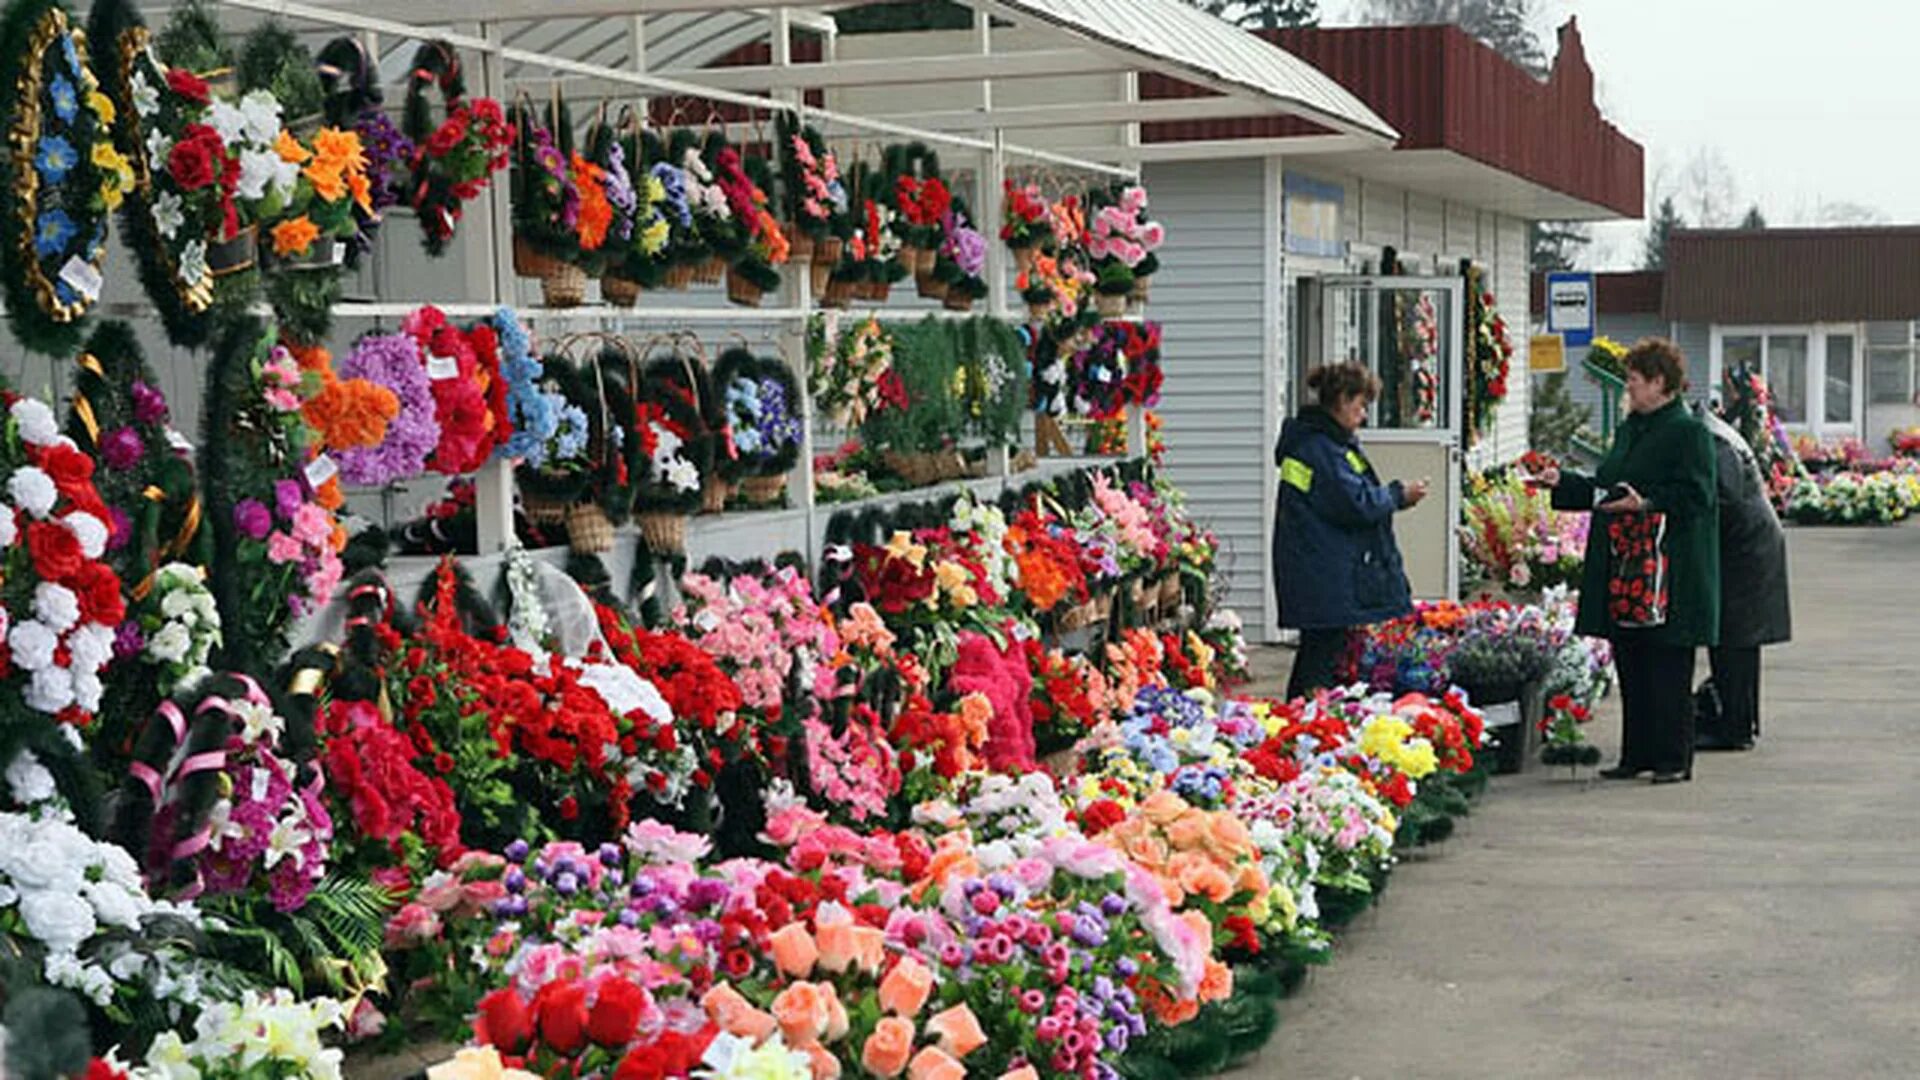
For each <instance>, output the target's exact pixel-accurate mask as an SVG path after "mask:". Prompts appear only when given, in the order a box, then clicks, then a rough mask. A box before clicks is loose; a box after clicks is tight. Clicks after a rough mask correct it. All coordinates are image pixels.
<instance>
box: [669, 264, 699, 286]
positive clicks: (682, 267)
mask: <svg viewBox="0 0 1920 1080" xmlns="http://www.w3.org/2000/svg"><path fill="white" fill-rule="evenodd" d="M693 271H694V266H693V264H692V263H674V264H673V265H672V266H670V267H668V268H667V272H666V276H665V277H664V278H663V279H662V284H664V285H665V286H666V287H667V288H669V289H672V290H674V291H676V292H685V291H686V288H687V286H689V285H691V284H693Z"/></svg>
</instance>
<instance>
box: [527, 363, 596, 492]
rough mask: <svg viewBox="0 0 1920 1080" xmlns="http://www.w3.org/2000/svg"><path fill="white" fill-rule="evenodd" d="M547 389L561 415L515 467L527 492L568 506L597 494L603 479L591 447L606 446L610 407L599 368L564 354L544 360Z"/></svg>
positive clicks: (556, 413)
mask: <svg viewBox="0 0 1920 1080" xmlns="http://www.w3.org/2000/svg"><path fill="white" fill-rule="evenodd" d="M542 371H543V380H542V381H543V383H544V384H545V385H543V386H542V387H541V392H542V394H543V395H544V396H545V398H546V401H547V405H548V407H549V408H550V409H552V411H553V413H554V417H555V421H554V426H553V429H552V434H551V435H550V436H549V437H548V438H547V440H546V441H545V442H544V443H543V444H542V445H541V447H540V448H539V449H538V450H537V451H536V452H535V453H533V454H529V455H527V457H526V459H525V460H524V461H523V462H522V463H521V465H520V467H519V468H518V469H516V470H515V471H514V478H515V482H516V483H517V484H518V485H519V488H520V491H521V494H522V495H523V496H534V497H537V498H538V499H539V500H540V501H542V502H545V503H550V504H557V505H559V506H561V507H564V506H566V505H568V504H571V503H575V502H579V501H581V500H583V499H592V498H593V497H594V496H595V495H596V494H597V493H596V491H595V488H596V483H597V481H598V479H599V475H598V472H597V471H596V469H595V468H594V464H595V463H594V462H593V461H592V460H590V456H589V450H590V449H591V448H592V447H594V446H604V445H606V440H605V438H604V437H603V435H604V431H605V416H606V414H605V411H604V410H603V409H602V408H601V407H600V401H601V398H600V395H601V388H600V384H599V382H598V381H597V379H596V377H595V374H594V371H593V370H592V369H591V368H590V367H589V366H587V365H585V364H577V363H574V362H572V361H571V360H569V359H568V358H567V357H566V356H565V355H563V354H555V355H551V356H548V357H547V358H546V360H545V361H543V363H542Z"/></svg>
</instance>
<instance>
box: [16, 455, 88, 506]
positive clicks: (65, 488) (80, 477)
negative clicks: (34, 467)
mask: <svg viewBox="0 0 1920 1080" xmlns="http://www.w3.org/2000/svg"><path fill="white" fill-rule="evenodd" d="M31 456H33V457H35V458H37V459H38V461H37V464H38V465H39V466H40V469H41V470H42V471H43V472H45V473H46V474H47V475H48V476H51V477H52V478H53V486H54V487H56V488H58V489H60V494H62V495H64V496H66V497H67V498H69V499H73V498H77V497H78V496H79V494H80V493H81V492H85V493H87V494H92V493H93V490H94V488H93V458H91V457H88V456H87V455H86V454H83V453H81V452H80V451H79V450H78V449H76V448H74V447H72V446H68V445H67V444H65V443H54V444H53V445H52V446H47V447H35V448H34V449H33V451H32V452H31Z"/></svg>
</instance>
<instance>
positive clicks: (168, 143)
mask: <svg viewBox="0 0 1920 1080" xmlns="http://www.w3.org/2000/svg"><path fill="white" fill-rule="evenodd" d="M171 153H173V140H172V139H169V138H167V134H166V132H164V131H161V130H160V128H159V127H158V126H156V127H154V128H153V129H152V130H150V131H148V132H147V166H148V168H150V169H152V170H153V171H154V172H161V171H163V170H165V169H166V167H167V155H168V154H171ZM174 201H175V202H176V203H178V202H179V200H178V199H177V198H176V199H175V200H174ZM177 227H178V226H176V228H177ZM168 235H172V234H171V233H169V234H168Z"/></svg>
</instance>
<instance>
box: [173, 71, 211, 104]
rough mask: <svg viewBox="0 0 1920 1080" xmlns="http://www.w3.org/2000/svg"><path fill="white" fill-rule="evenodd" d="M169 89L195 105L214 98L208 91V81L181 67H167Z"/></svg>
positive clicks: (206, 102) (208, 101) (207, 102)
mask: <svg viewBox="0 0 1920 1080" xmlns="http://www.w3.org/2000/svg"><path fill="white" fill-rule="evenodd" d="M167 89H169V90H172V91H173V92H174V93H176V94H179V95H180V96H181V97H183V98H186V99H187V100H188V101H191V102H193V103H194V104H195V105H207V104H210V103H211V102H212V98H211V97H210V96H209V95H208V92H207V81H206V80H205V79H202V78H201V77H200V76H198V75H195V74H193V73H192V72H190V71H182V70H180V69H179V68H168V69H167Z"/></svg>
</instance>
